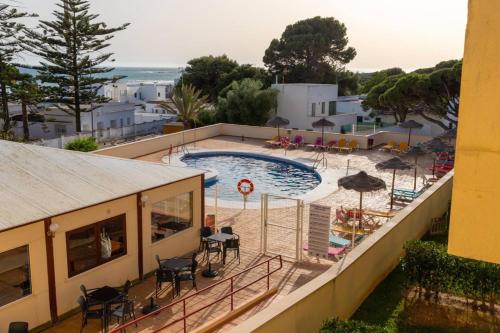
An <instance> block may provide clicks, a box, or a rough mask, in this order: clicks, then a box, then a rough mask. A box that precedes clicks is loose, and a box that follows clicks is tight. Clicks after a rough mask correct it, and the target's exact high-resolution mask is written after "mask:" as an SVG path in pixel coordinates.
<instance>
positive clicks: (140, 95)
mask: <svg viewBox="0 0 500 333" xmlns="http://www.w3.org/2000/svg"><path fill="white" fill-rule="evenodd" d="M139 99H140V100H141V101H142V92H139Z"/></svg>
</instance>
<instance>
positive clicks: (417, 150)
mask: <svg viewBox="0 0 500 333" xmlns="http://www.w3.org/2000/svg"><path fill="white" fill-rule="evenodd" d="M425 154H426V151H425V150H424V149H423V148H422V147H421V146H414V147H410V149H408V150H407V151H406V152H405V153H404V154H403V156H408V157H415V177H414V181H413V191H415V190H416V189H417V168H418V164H417V162H418V157H419V156H423V155H425Z"/></svg>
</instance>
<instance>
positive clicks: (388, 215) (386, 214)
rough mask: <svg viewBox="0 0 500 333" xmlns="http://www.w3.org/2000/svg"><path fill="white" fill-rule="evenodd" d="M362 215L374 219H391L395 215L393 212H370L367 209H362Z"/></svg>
mask: <svg viewBox="0 0 500 333" xmlns="http://www.w3.org/2000/svg"><path fill="white" fill-rule="evenodd" d="M363 214H364V215H370V216H375V217H385V218H391V217H394V216H395V215H396V213H395V212H390V211H389V212H383V211H379V210H371V209H367V210H364V209H363Z"/></svg>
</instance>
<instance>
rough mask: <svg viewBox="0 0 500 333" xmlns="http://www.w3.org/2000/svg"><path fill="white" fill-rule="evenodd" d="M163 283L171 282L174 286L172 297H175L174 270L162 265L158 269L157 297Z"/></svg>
mask: <svg viewBox="0 0 500 333" xmlns="http://www.w3.org/2000/svg"><path fill="white" fill-rule="evenodd" d="M162 283H170V285H171V286H172V299H174V298H175V294H176V292H175V274H174V272H172V271H171V270H169V269H164V268H161V267H160V268H158V269H157V270H156V298H158V290H161V285H162Z"/></svg>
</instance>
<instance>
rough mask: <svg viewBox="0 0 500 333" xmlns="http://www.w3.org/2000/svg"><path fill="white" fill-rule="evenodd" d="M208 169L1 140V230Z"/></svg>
mask: <svg viewBox="0 0 500 333" xmlns="http://www.w3.org/2000/svg"><path fill="white" fill-rule="evenodd" d="M202 173H203V171H201V170H197V169H192V168H185V167H173V166H167V165H164V164H162V163H153V162H146V161H139V160H129V159H123V158H117V157H109V156H101V155H96V154H91V153H81V152H74V151H69V150H63V149H56V148H48V147H42V146H36V145H28V144H22V143H16V142H10V141H0V231H2V230H5V229H10V228H14V227H18V226H21V225H23V224H27V223H30V222H34V221H39V220H42V219H45V218H48V217H52V216H56V215H60V214H64V213H67V212H70V211H74V210H78V209H81V208H84V207H89V206H93V205H96V204H99V203H102V202H105V201H109V200H113V199H117V198H120V197H123V196H127V195H131V194H135V193H137V192H141V191H144V190H147V189H151V188H154V187H158V186H162V185H166V184H169V183H173V182H176V181H178V180H182V179H186V178H191V177H194V176H197V175H200V174H202Z"/></svg>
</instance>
